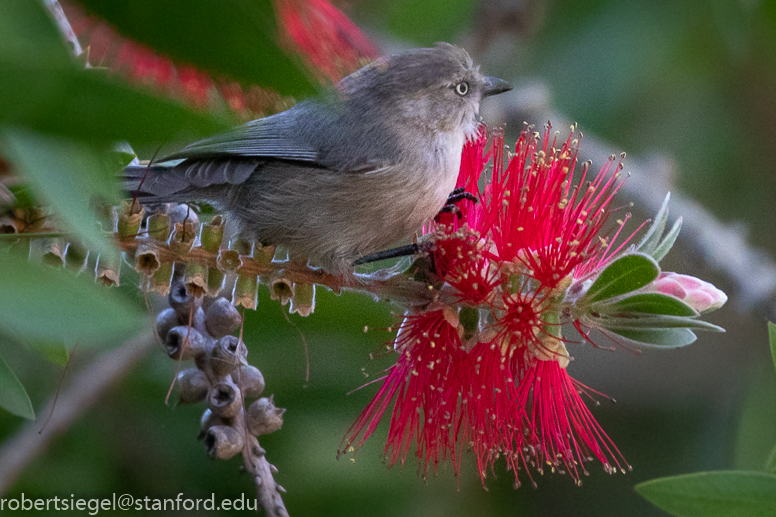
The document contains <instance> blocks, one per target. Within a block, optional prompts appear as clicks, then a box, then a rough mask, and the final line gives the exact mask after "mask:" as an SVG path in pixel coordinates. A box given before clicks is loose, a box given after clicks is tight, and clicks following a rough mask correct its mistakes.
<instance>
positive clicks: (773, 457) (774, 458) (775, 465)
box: [765, 446, 776, 474]
mask: <svg viewBox="0 0 776 517" xmlns="http://www.w3.org/2000/svg"><path fill="white" fill-rule="evenodd" d="M765 470H766V472H768V473H770V474H776V446H774V447H773V449H771V453H770V454H769V455H768V460H767V461H766V462H765Z"/></svg>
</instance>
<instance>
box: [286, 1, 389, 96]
mask: <svg viewBox="0 0 776 517" xmlns="http://www.w3.org/2000/svg"><path fill="white" fill-rule="evenodd" d="M275 5H276V11H277V13H278V18H279V20H280V25H281V27H282V28H283V30H284V31H285V33H286V36H287V37H288V39H289V40H290V41H291V42H292V43H293V46H295V47H296V48H297V49H298V50H299V53H300V54H302V55H303V56H305V57H306V58H307V60H308V61H309V62H310V64H311V65H312V68H313V69H314V70H317V71H318V72H319V73H320V74H321V75H322V76H323V77H325V78H328V80H330V81H339V80H340V79H342V78H343V77H345V76H346V75H348V74H350V73H351V72H355V71H356V70H358V69H359V68H361V67H362V66H364V65H365V64H366V62H368V61H371V60H373V59H375V58H376V57H377V56H378V55H379V54H378V52H377V48H376V47H375V46H374V45H373V44H372V42H371V41H370V40H369V38H367V37H366V36H365V35H364V34H363V33H362V32H361V30H359V28H358V27H356V25H355V24H354V23H353V22H351V21H350V20H349V19H348V18H347V16H345V15H344V14H343V13H342V12H341V11H340V10H338V9H337V8H336V7H334V6H333V5H331V4H330V3H328V2H326V0H276V1H275Z"/></svg>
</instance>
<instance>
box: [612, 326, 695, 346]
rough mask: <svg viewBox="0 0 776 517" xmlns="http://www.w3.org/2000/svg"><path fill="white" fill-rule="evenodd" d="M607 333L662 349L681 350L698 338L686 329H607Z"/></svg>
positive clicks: (613, 337)
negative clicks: (680, 348)
mask: <svg viewBox="0 0 776 517" xmlns="http://www.w3.org/2000/svg"><path fill="white" fill-rule="evenodd" d="M606 331H607V333H610V334H615V336H612V339H615V340H617V335H619V336H622V337H624V338H626V339H629V340H631V341H634V342H636V343H639V344H642V345H655V346H659V347H661V348H679V347H683V346H687V345H689V344H690V343H693V342H694V341H695V340H696V339H698V338H697V336H696V335H695V334H694V333H693V331H692V330H689V329H686V328H668V329H655V328H652V329H617V330H613V329H606Z"/></svg>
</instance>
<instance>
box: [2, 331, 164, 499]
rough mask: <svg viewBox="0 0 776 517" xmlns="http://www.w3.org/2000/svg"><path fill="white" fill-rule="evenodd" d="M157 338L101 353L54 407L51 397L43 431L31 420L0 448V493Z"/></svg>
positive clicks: (131, 341)
mask: <svg viewBox="0 0 776 517" xmlns="http://www.w3.org/2000/svg"><path fill="white" fill-rule="evenodd" d="M153 345H154V338H153V335H152V334H151V332H150V331H145V332H143V333H141V334H138V335H137V336H135V337H133V338H131V339H129V340H128V341H126V342H125V343H124V344H123V345H122V346H120V347H119V348H117V349H116V350H113V351H112V352H109V353H107V354H103V355H101V356H100V357H99V358H97V360H96V361H94V362H93V363H92V364H91V365H89V366H88V367H86V368H85V369H84V370H82V371H80V372H79V373H78V374H77V375H76V376H75V378H74V379H73V382H72V383H71V384H70V386H68V387H67V388H65V389H64V390H62V392H61V393H60V394H59V398H58V400H57V403H56V408H53V405H54V401H53V400H51V401H49V402H48V403H47V404H46V407H45V408H44V409H43V410H42V411H40V414H47V413H49V412H51V411H52V408H53V413H52V416H51V418H50V419H49V421H48V423H47V424H46V427H45V429H44V430H43V431H42V432H40V433H39V428H40V423H39V422H28V423H27V424H25V425H24V426H22V427H21V429H19V431H18V432H17V433H16V435H14V436H13V437H11V438H9V439H8V440H6V441H5V443H3V446H2V448H0V494H3V493H5V492H6V491H7V490H8V489H9V488H10V487H11V485H12V484H13V483H14V481H15V480H16V478H17V477H18V476H19V474H21V472H22V471H23V470H24V467H26V466H27V465H28V464H29V463H30V462H32V461H33V460H34V459H35V458H37V457H38V456H40V455H41V454H42V453H43V451H45V450H46V447H47V446H48V445H49V443H50V442H51V441H52V440H53V439H54V438H56V437H57V436H59V435H60V434H62V433H64V432H65V431H67V430H68V429H69V428H70V425H71V424H72V423H73V422H74V421H75V420H76V419H78V418H79V417H80V416H81V415H83V414H84V413H85V412H86V411H87V410H88V409H89V408H90V407H91V406H92V405H93V404H94V403H95V402H97V400H99V398H100V397H101V396H103V395H105V392H106V391H107V390H108V388H109V387H110V386H111V385H113V384H116V383H117V382H118V381H119V380H120V379H121V378H123V377H124V376H125V375H126V374H127V373H129V371H130V369H131V367H132V366H133V365H134V364H135V363H136V362H137V361H139V360H140V359H142V358H143V356H145V354H146V353H147V352H148V351H149V350H150V349H151V348H152V347H153Z"/></svg>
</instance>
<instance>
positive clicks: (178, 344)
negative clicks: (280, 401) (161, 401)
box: [156, 275, 286, 515]
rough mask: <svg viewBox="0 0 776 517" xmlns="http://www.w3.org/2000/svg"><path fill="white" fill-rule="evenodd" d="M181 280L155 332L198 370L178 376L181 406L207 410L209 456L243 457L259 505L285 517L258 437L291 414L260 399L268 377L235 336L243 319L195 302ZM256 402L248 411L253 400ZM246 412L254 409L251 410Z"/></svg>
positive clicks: (224, 305)
mask: <svg viewBox="0 0 776 517" xmlns="http://www.w3.org/2000/svg"><path fill="white" fill-rule="evenodd" d="M185 278H187V277H186V276H185V275H180V276H179V277H177V278H176V279H174V280H173V282H172V287H171V289H170V292H169V294H168V297H167V298H168V301H169V304H170V307H169V308H167V309H165V310H163V311H162V312H160V313H159V315H158V316H157V318H156V331H157V333H158V335H159V338H160V339H161V340H162V342H163V343H164V347H165V350H166V352H167V355H169V356H170V357H171V358H172V359H175V360H177V361H193V362H194V366H193V367H192V368H187V369H184V370H181V371H180V372H179V373H178V376H177V385H178V393H179V402H180V403H181V404H193V403H197V402H203V401H204V403H205V405H206V406H207V407H206V409H205V412H204V413H203V415H202V418H201V420H200V425H201V429H202V432H201V434H200V437H201V438H203V439H204V443H205V448H206V450H207V453H208V455H209V456H210V457H211V458H214V459H215V458H217V459H223V460H226V459H229V458H232V457H233V456H235V455H237V454H240V453H242V455H243V459H244V461H245V466H246V470H248V471H249V472H250V473H251V474H252V475H253V477H254V482H255V484H256V486H257V490H258V495H259V502H260V504H262V505H263V506H264V508H265V509H266V510H267V511H268V513H271V514H273V515H283V514H284V512H285V507H284V506H283V501H282V499H281V497H280V493H279V492H283V489H282V487H280V486H279V485H277V484H276V483H275V481H274V479H273V478H272V473H273V472H276V471H277V470H276V469H275V468H274V466H272V465H270V464H269V463H268V462H267V460H266V458H265V451H264V449H262V448H261V446H259V443H258V440H257V439H256V437H258V436H261V435H264V434H269V433H272V432H275V431H277V430H279V429H280V428H281V427H282V425H283V413H285V411H286V410H285V409H282V408H278V407H276V406H275V403H274V400H273V397H272V396H270V397H261V395H262V393H263V392H264V388H265V384H264V376H263V375H262V374H261V371H259V369H258V368H256V367H255V366H252V365H250V364H248V362H247V359H246V358H247V354H248V350H247V348H246V346H245V343H243V342H242V340H241V339H240V338H238V337H236V336H235V335H234V333H235V332H236V331H237V329H239V328H240V325H241V324H242V316H241V315H240V313H239V312H238V311H237V309H236V308H235V307H234V305H232V303H231V302H230V301H229V300H227V299H226V298H224V297H220V298H208V297H204V296H199V297H198V296H195V295H194V294H193V293H192V292H191V291H190V289H189V288H188V285H189V284H187V283H186V281H185ZM250 399H255V400H253V402H252V403H250V404H248V402H247V401H248V400H250ZM246 404H248V405H247V406H246Z"/></svg>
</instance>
